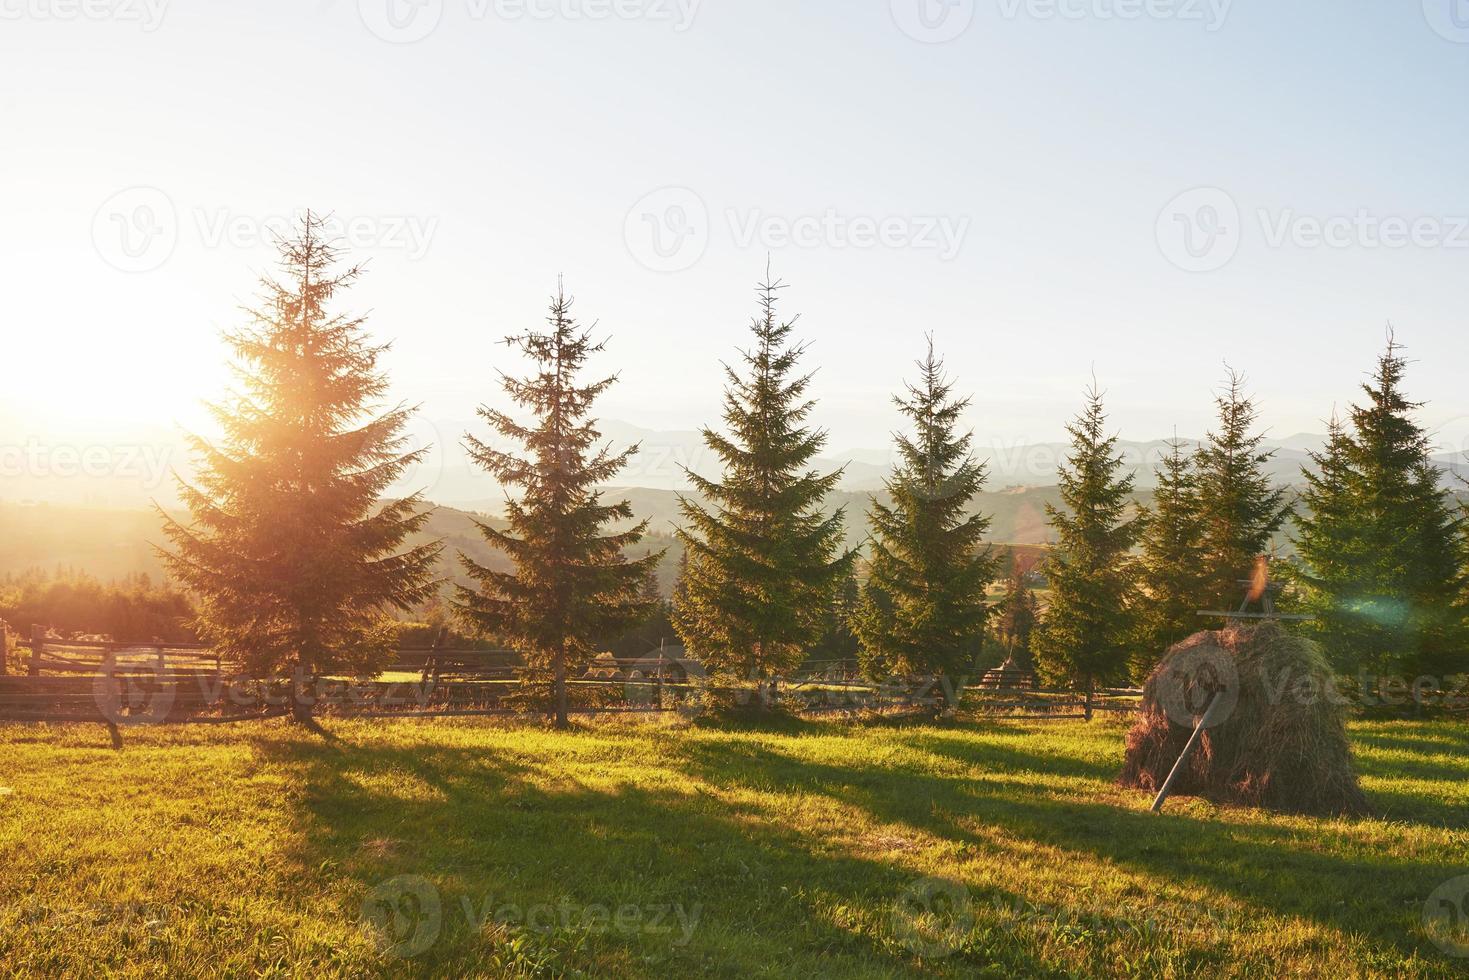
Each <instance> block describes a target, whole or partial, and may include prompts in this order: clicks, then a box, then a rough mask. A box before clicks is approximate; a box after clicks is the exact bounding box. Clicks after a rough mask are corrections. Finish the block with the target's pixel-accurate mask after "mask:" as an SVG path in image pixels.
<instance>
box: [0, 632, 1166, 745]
mask: <svg viewBox="0 0 1469 980" xmlns="http://www.w3.org/2000/svg"><path fill="white" fill-rule="evenodd" d="M21 646H22V647H23V648H25V650H26V653H27V656H26V670H25V673H24V674H19V675H17V674H5V673H3V672H0V721H12V722H92V723H101V724H107V725H108V726H109V727H110V728H112V729H113V730H114V738H115V739H116V728H117V726H126V725H135V724H195V723H198V724H220V723H228V722H235V721H246V720H253V719H261V718H269V717H275V716H279V715H284V714H287V713H288V709H289V705H290V701H291V699H292V696H293V691H296V692H303V693H304V694H305V696H306V697H307V698H308V700H309V701H310V702H311V703H312V705H313V710H314V711H315V713H316V714H317V715H319V716H324V717H353V718H423V717H456V716H511V717H517V716H519V717H534V716H541V715H544V714H546V713H548V711H549V704H548V703H547V702H548V700H549V699H548V698H547V697H546V694H547V692H548V684H549V681H548V679H545V678H543V677H541V676H540V675H532V674H531V673H530V672H528V671H527V670H526V669H525V668H524V667H522V666H521V665H520V664H519V661H518V658H516V657H515V656H514V655H513V654H511V653H507V652H505V651H485V650H470V649H454V648H450V647H446V646H443V645H442V644H436V645H434V646H433V647H429V648H405V649H401V650H398V651H397V652H396V653H395V656H394V658H393V660H394V662H393V663H392V664H390V665H388V667H387V668H386V669H385V671H384V672H383V674H382V675H380V676H379V677H377V678H374V679H371V680H356V679H350V678H321V679H317V678H313V679H310V680H304V679H298V680H292V679H280V680H269V681H262V680H254V679H248V678H242V677H237V676H233V675H231V674H229V673H228V672H227V671H225V670H224V669H223V666H224V665H222V664H221V663H220V661H219V658H218V657H217V655H216V654H215V653H214V652H213V651H212V650H210V649H208V648H206V647H203V646H199V645H189V644H165V643H159V644H148V645H141V644H123V643H108V642H82V641H68V640H57V639H52V638H49V637H47V636H46V634H45V631H43V630H36V631H34V632H33V635H32V637H31V639H30V640H29V641H28V642H22V644H21ZM610 663H611V664H612V665H615V668H614V669H616V670H617V671H618V673H619V674H621V675H622V676H614V677H607V676H601V677H595V676H588V677H583V678H578V679H575V680H572V681H570V682H569V684H568V686H569V698H570V701H571V708H572V713H573V714H576V715H580V716H589V715H602V714H659V713H665V714H666V713H672V712H683V713H689V714H695V713H698V712H700V711H702V710H704V709H706V708H707V707H709V706H710V705H711V704H714V703H716V702H717V703H720V704H724V705H736V704H739V703H741V702H745V703H748V702H750V701H751V700H753V698H754V696H755V692H754V688H753V687H735V686H716V685H711V684H708V683H705V682H703V681H701V680H700V679H698V678H694V679H688V678H687V674H688V670H687V669H686V668H687V667H688V665H689V663H690V662H689V661H678V662H676V663H675V662H672V661H668V662H665V661H663V660H662V659H661V657H660V658H659V659H658V660H656V661H653V660H652V658H648V657H643V658H635V659H629V660H626V661H611V662H610ZM650 663H652V664H653V667H652V669H651V670H650V666H649V665H650ZM665 663H666V664H667V666H668V667H669V669H668V670H667V671H665V670H664V668H663V665H664V664H665ZM597 666H599V667H600V668H602V672H603V673H604V674H605V672H606V669H607V668H608V666H609V661H607V660H605V659H604V660H602V661H599V662H598V664H597ZM542 681H544V682H545V683H542ZM776 692H777V697H778V700H779V702H780V703H781V704H782V705H784V706H786V707H789V708H794V709H796V710H799V711H802V712H804V713H810V714H842V713H858V712H891V711H905V710H918V709H924V708H933V707H936V706H937V705H939V704H941V703H943V702H944V700H945V695H946V694H948V695H955V694H958V695H959V696H960V697H961V701H960V706H961V707H962V708H963V710H965V711H966V712H974V713H977V714H981V715H985V716H1020V717H1033V718H1048V719H1050V718H1083V717H1086V718H1089V717H1092V715H1093V713H1094V712H1115V711H1131V710H1134V709H1135V707H1136V704H1137V699H1138V697H1139V694H1140V692H1138V691H1135V690H1103V691H1097V692H1095V693H1094V694H1092V695H1090V696H1087V695H1084V694H1082V693H1080V692H1077V691H1066V690H1051V689H983V688H978V687H973V686H969V685H965V686H964V687H963V688H962V689H961V690H958V691H953V690H951V691H948V692H946V691H945V690H944V688H943V682H942V681H941V680H939V679H909V680H906V681H904V682H902V683H890V684H872V683H867V682H863V681H859V680H854V679H852V678H851V677H850V676H849V674H847V673H846V672H845V671H840V670H833V671H824V672H821V673H817V674H808V675H805V676H799V677H791V678H788V679H785V680H782V681H781V682H779V683H778V684H777V685H776Z"/></svg>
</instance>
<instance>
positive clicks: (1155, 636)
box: [1132, 438, 1209, 680]
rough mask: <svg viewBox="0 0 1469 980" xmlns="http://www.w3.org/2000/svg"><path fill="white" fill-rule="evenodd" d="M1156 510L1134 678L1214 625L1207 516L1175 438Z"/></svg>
mask: <svg viewBox="0 0 1469 980" xmlns="http://www.w3.org/2000/svg"><path fill="white" fill-rule="evenodd" d="M1157 479H1158V486H1157V489H1156V490H1155V491H1154V494H1153V507H1152V513H1151V516H1150V518H1149V520H1148V528H1147V532H1146V533H1145V534H1144V535H1143V540H1142V558H1141V562H1140V564H1141V576H1142V588H1143V592H1144V593H1145V594H1146V596H1147V601H1146V602H1145V603H1144V604H1143V608H1142V610H1141V614H1140V617H1139V632H1138V650H1137V655H1136V656H1135V657H1134V662H1133V665H1132V674H1133V680H1142V679H1143V678H1145V677H1146V676H1147V675H1148V674H1149V673H1150V672H1151V671H1152V669H1153V667H1154V666H1155V665H1156V664H1157V663H1158V660H1159V659H1160V658H1161V657H1162V656H1163V654H1164V653H1165V652H1166V651H1167V650H1168V649H1169V648H1170V647H1172V646H1173V645H1174V644H1175V643H1178V642H1179V641H1180V640H1183V639H1186V638H1187V637H1189V636H1192V635H1193V634H1194V633H1196V632H1198V631H1199V630H1201V629H1204V628H1205V627H1206V626H1208V625H1209V624H1207V623H1205V622H1204V621H1203V620H1201V619H1200V618H1199V615H1198V614H1199V611H1200V610H1202V609H1204V608H1205V606H1204V604H1205V602H1206V601H1207V599H1206V596H1207V592H1208V589H1207V586H1208V577H1207V569H1206V568H1205V565H1204V561H1203V555H1204V542H1203V538H1204V519H1203V514H1202V513H1201V509H1200V504H1199V488H1198V477H1197V473H1196V471H1195V467H1194V460H1193V458H1192V456H1190V455H1187V454H1185V453H1184V447H1183V443H1182V442H1180V441H1179V440H1178V439H1176V438H1175V439H1174V440H1173V442H1172V443H1170V444H1169V453H1168V455H1167V456H1165V457H1163V460H1162V461H1161V464H1160V465H1159V467H1158V471H1157Z"/></svg>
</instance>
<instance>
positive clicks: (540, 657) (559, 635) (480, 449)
mask: <svg viewBox="0 0 1469 980" xmlns="http://www.w3.org/2000/svg"><path fill="white" fill-rule="evenodd" d="M570 311H571V300H570V299H569V298H567V296H566V292H565V290H564V289H563V288H560V286H559V285H558V288H557V291H556V295H555V296H554V297H553V298H552V300H551V310H550V315H549V316H548V317H547V318H546V322H547V323H548V324H549V328H550V329H549V330H545V331H540V330H528V331H527V332H525V333H523V334H519V335H516V336H513V337H508V338H506V340H505V343H506V344H507V345H509V346H511V347H513V348H515V349H516V350H518V351H519V352H520V353H521V354H523V355H524V356H525V357H527V358H529V359H530V361H531V362H532V364H533V370H532V372H531V374H530V375H529V376H528V377H525V378H513V377H510V376H509V375H506V374H504V373H502V374H501V384H502V386H503V387H504V389H505V392H506V394H508V395H509V396H510V398H511V400H512V401H514V402H515V403H516V404H517V405H519V406H520V407H522V408H524V409H526V410H527V411H528V412H529V413H530V414H531V415H533V416H534V419H535V420H534V422H533V423H530V424H522V423H520V422H517V421H515V419H513V418H511V417H510V416H509V415H507V414H506V413H504V412H501V411H498V410H496V409H493V408H489V407H482V408H481V409H480V410H479V414H480V417H481V418H483V419H484V420H485V421H486V422H488V423H489V425H490V428H491V429H493V430H494V431H495V432H496V433H498V434H499V435H500V436H501V437H503V438H505V439H507V440H510V441H513V442H517V443H519V444H520V445H521V446H522V447H524V455H516V454H513V453H509V452H504V451H502V450H499V449H495V448H493V447H492V446H490V445H488V444H487V443H485V442H482V441H481V440H479V439H477V438H475V437H474V436H472V435H469V436H466V440H467V443H468V446H469V452H470V455H471V457H472V458H473V459H474V460H475V462H476V463H478V464H479V465H480V466H481V467H483V468H484V469H485V470H486V471H487V472H489V473H490V474H491V475H493V476H494V477H496V478H497V479H498V480H499V481H500V483H501V484H502V485H503V486H505V487H506V488H513V489H514V490H515V491H517V492H518V496H511V495H510V494H509V493H508V492H507V495H506V501H505V517H506V520H507V522H508V524H509V527H508V528H507V529H506V530H500V529H498V528H495V527H492V526H490V525H488V524H483V523H481V524H480V531H481V532H482V533H483V534H484V537H485V540H486V541H488V542H489V543H490V544H491V545H493V546H494V547H495V548H497V549H499V550H501V551H503V552H505V553H506V554H508V555H509V556H510V559H511V561H512V562H513V563H514V565H515V571H514V572H498V571H494V570H492V569H489V568H486V567H484V566H482V565H479V564H478V563H476V562H474V561H473V560H472V559H470V558H468V557H466V556H463V555H461V556H460V562H461V563H462V564H463V566H464V569H465V571H466V572H467V573H468V574H469V576H470V577H471V578H472V579H473V580H474V581H475V583H476V585H477V587H476V588H468V587H464V586H461V587H460V588H459V590H458V597H459V598H458V608H459V611H460V614H461V615H462V616H463V617H464V619H466V620H467V621H468V623H469V624H470V625H471V626H472V627H473V628H474V629H476V630H477V631H479V632H481V633H484V634H489V635H493V636H496V637H499V638H501V639H502V640H504V641H506V642H508V643H509V644H510V645H511V646H512V647H513V648H514V649H515V650H517V651H518V652H519V653H520V654H521V655H522V656H523V657H524V658H525V661H526V666H527V667H528V668H530V670H531V671H532V672H533V673H532V675H531V677H532V679H535V678H540V679H543V680H545V679H548V680H549V682H550V692H551V697H552V702H553V704H554V706H555V717H556V725H557V727H560V728H564V727H566V726H567V724H568V718H567V693H566V681H567V678H568V676H569V674H570V673H571V672H572V671H573V670H575V669H578V668H584V667H585V665H586V664H587V663H588V662H590V660H591V659H592V657H594V656H595V655H596V652H597V650H596V645H597V643H598V642H599V641H602V640H604V639H605V638H607V637H608V636H613V635H616V634H617V633H619V632H622V631H625V630H627V629H630V628H631V627H633V626H636V625H637V624H638V623H640V622H643V621H645V620H646V619H647V617H648V615H649V613H650V612H651V611H652V609H651V608H650V605H651V603H650V600H649V599H648V598H647V597H646V596H645V593H644V590H645V587H646V584H647V582H648V579H649V576H650V575H652V574H653V570H654V569H655V568H656V567H657V564H658V562H659V560H660V559H661V557H662V554H661V553H656V554H650V555H648V556H646V557H644V558H641V559H638V560H636V561H630V560H628V559H627V557H626V556H625V554H624V551H625V549H627V548H629V547H631V546H633V545H635V544H637V543H638V542H639V541H640V540H642V537H643V534H644V532H645V531H646V530H647V522H646V521H644V522H642V523H640V524H636V525H633V526H626V525H627V524H628V522H630V521H631V520H632V519H633V513H632V506H631V505H630V504H629V503H628V502H627V501H620V502H617V503H608V502H606V501H604V500H603V497H602V493H601V491H599V490H598V489H597V488H598V486H599V485H601V484H604V483H606V482H607V481H608V480H609V479H611V478H612V477H613V476H615V475H617V473H619V472H620V471H621V470H622V469H623V468H624V467H625V466H626V465H627V463H628V461H629V460H630V459H631V458H632V457H633V455H634V454H635V453H636V452H637V448H636V447H634V448H631V449H627V450H624V451H622V452H613V451H612V449H611V447H610V446H607V445H598V443H599V441H600V439H601V433H600V432H598V430H597V422H596V420H595V419H594V418H592V417H591V416H590V412H591V408H592V404H593V403H594V402H595V401H596V399H597V397H598V396H600V395H601V394H602V393H603V392H605V391H606V390H607V389H608V388H609V387H611V386H612V384H613V383H615V382H616V380H617V379H616V377H615V376H614V377H608V378H603V379H601V380H598V381H593V382H590V383H579V379H578V375H579V373H580V372H581V370H582V369H583V367H584V366H585V364H586V361H587V359H588V358H589V357H591V356H592V355H593V354H596V353H599V352H600V351H601V350H602V349H603V347H604V345H605V342H600V343H599V342H594V341H593V340H592V339H591V335H590V331H587V330H583V329H581V328H580V327H578V326H577V323H576V321H575V320H574V319H572V317H571V313H570ZM618 525H622V529H620V530H618V529H617V526H618Z"/></svg>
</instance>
